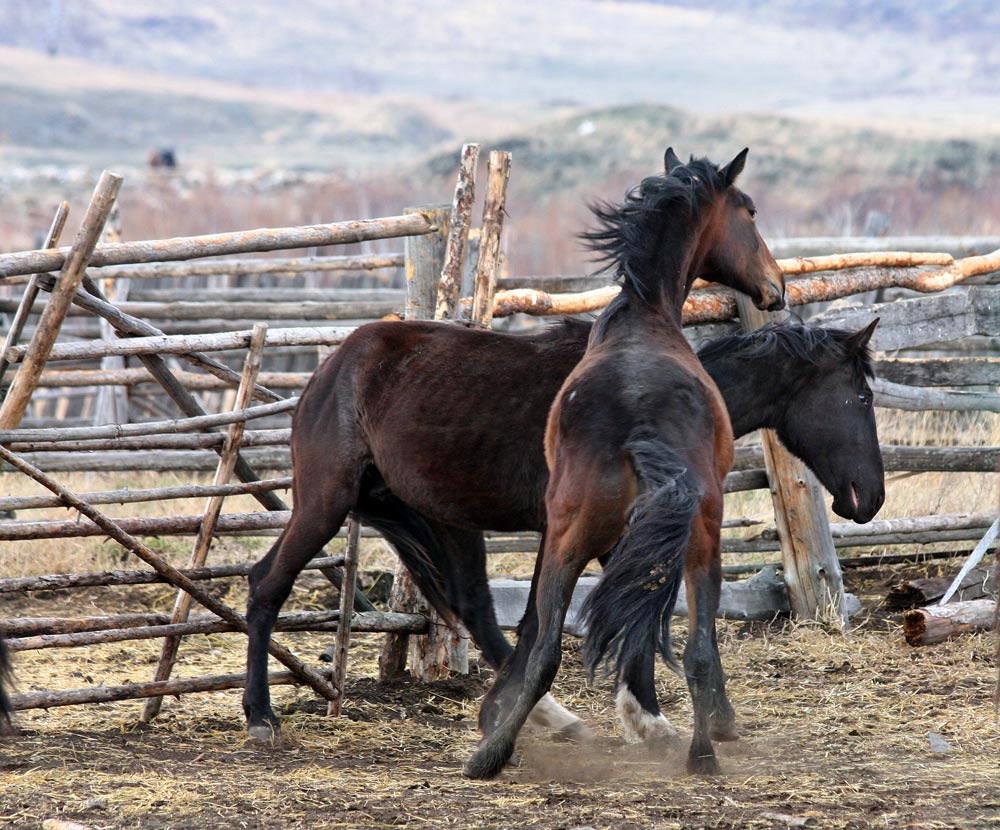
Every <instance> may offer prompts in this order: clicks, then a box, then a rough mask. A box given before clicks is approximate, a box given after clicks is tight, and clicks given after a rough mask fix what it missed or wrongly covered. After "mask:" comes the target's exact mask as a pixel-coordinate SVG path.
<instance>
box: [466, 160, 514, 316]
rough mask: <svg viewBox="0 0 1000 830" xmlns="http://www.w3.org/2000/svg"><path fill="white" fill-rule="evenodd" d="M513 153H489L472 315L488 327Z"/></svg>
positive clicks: (495, 284)
mask: <svg viewBox="0 0 1000 830" xmlns="http://www.w3.org/2000/svg"><path fill="white" fill-rule="evenodd" d="M510 163H511V155H510V153H505V152H502V151H500V150H494V151H493V152H491V153H490V161H489V166H488V170H489V177H488V179H487V182H486V204H485V205H484V206H483V233H482V236H481V237H480V240H479V266H478V267H477V268H476V285H475V295H474V296H473V299H472V319H473V320H474V321H476V322H477V323H479V324H480V325H481V326H483V327H485V328H489V327H490V325H491V324H492V322H493V298H494V296H495V295H496V290H497V271H498V269H499V265H500V235H501V233H502V232H503V217H504V210H505V207H506V203H507V180H508V179H509V178H510Z"/></svg>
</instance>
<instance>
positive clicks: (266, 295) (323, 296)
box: [129, 285, 406, 308]
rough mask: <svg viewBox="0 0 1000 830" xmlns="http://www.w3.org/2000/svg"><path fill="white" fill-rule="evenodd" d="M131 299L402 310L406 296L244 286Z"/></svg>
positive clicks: (158, 291)
mask: <svg viewBox="0 0 1000 830" xmlns="http://www.w3.org/2000/svg"><path fill="white" fill-rule="evenodd" d="M129 298H130V299H132V300H134V301H136V302H149V303H179V302H188V303H192V302H203V301H204V302H218V301H220V300H226V299H232V300H235V301H237V302H242V303H245V302H250V301H253V302H267V303H300V302H320V303H373V302H375V303H389V302H391V303H394V304H395V306H396V308H402V307H403V304H404V303H405V302H406V292H405V291H404V290H402V289H399V288H284V287H275V286H268V287H266V288H262V287H259V286H242V285H241V286H240V287H238V288H143V287H141V286H140V287H139V288H135V287H133V288H132V290H131V291H130V292H129Z"/></svg>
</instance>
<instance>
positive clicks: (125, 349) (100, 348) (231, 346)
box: [7, 326, 354, 363]
mask: <svg viewBox="0 0 1000 830" xmlns="http://www.w3.org/2000/svg"><path fill="white" fill-rule="evenodd" d="M352 331H354V329H352V328H344V327H330V326H326V327H316V326H309V327H303V328H285V329H271V330H270V331H268V333H267V345H268V347H270V346H339V345H340V344H341V343H343V342H344V340H345V339H346V338H347V336H348V335H349V334H350V333H351V332H352ZM249 345H250V331H249V330H246V331H227V332H222V333H217V334H174V335H163V336H160V337H130V338H128V339H127V340H118V341H116V342H114V343H109V344H104V343H102V342H101V341H99V340H97V341H85V342H82V343H59V344H58V345H56V346H54V347H53V349H52V352H51V354H50V355H49V360H93V359H94V358H98V357H105V356H107V355H110V354H120V355H139V354H176V355H184V354H187V353H189V352H200V351H205V352H212V351H217V352H222V351H235V350H238V349H245V348H247V346H249ZM23 354H24V347H23V346H15V347H14V348H13V349H8V351H7V357H8V359H9V360H10V362H11V363H17V362H18V361H19V360H21V357H22V355H23Z"/></svg>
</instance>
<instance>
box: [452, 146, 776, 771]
mask: <svg viewBox="0 0 1000 830" xmlns="http://www.w3.org/2000/svg"><path fill="white" fill-rule="evenodd" d="M746 152H747V151H746V150H744V151H743V152H742V153H740V154H739V155H738V156H737V157H736V158H735V159H734V160H733V161H732V162H731V163H730V164H729V165H727V166H726V167H724V168H721V169H720V168H717V167H716V166H715V165H713V164H711V163H710V162H708V161H706V160H703V159H702V160H697V161H696V160H692V161H691V162H689V163H688V164H686V165H685V164H682V163H681V162H680V161H679V160H678V159H677V157H676V156H675V155H674V154H673V152H672V151H671V150H668V151H667V155H666V167H667V171H668V172H667V175H666V176H664V177H657V178H656V179H646V180H645V181H644V182H643V183H642V184H641V185H640V186H639V188H637V189H636V190H635V191H633V192H631V193H630V194H629V195H628V196H627V197H626V201H625V203H624V205H622V206H620V207H604V208H602V209H599V210H598V211H597V216H598V218H599V219H600V220H601V221H602V223H603V227H602V228H601V229H600V230H598V231H595V232H593V233H591V234H588V235H587V238H588V239H589V240H590V241H591V242H592V244H593V246H594V247H595V248H596V249H597V250H599V251H601V252H602V253H603V254H604V255H605V256H606V257H607V258H608V259H609V260H610V261H611V262H612V263H614V265H615V266H616V269H617V274H618V276H619V278H620V279H621V281H622V291H621V293H620V294H619V296H618V297H617V298H616V299H615V300H614V301H613V302H612V303H611V305H610V306H608V308H607V309H606V310H605V312H604V313H603V314H602V315H601V317H600V319H599V320H598V321H597V324H596V325H595V326H594V328H593V330H592V332H591V335H590V341H589V343H588V346H587V352H586V354H585V355H584V358H583V360H582V361H581V362H580V364H579V365H578V366H577V367H576V368H575V369H574V370H573V372H571V373H570V375H569V377H568V378H567V380H566V382H565V383H564V384H563V386H562V389H561V390H560V392H559V394H558V395H557V396H556V399H555V402H554V403H553V405H552V409H551V411H550V413H549V419H548V426H547V428H546V436H545V452H546V460H547V462H548V466H549V470H550V478H549V483H548V487H547V489H546V493H545V507H546V515H547V523H546V524H547V530H546V537H545V545H544V551H543V555H542V561H541V567H540V569H539V570H538V571H537V572H536V573H537V588H536V597H535V611H536V615H537V620H538V622H537V635H536V637H535V638H534V639H533V640H530V638H527V637H522V639H521V640H519V642H518V645H517V649H516V651H515V658H514V659H513V660H512V664H513V666H514V670H512V671H509V672H506V673H505V674H503V675H501V677H500V678H498V680H497V683H496V684H495V686H494V689H493V690H491V693H490V695H489V697H488V700H487V703H486V704H484V707H485V706H489V707H490V708H491V709H492V715H491V718H492V717H495V721H494V722H493V723H491V722H490V720H491V718H488V719H487V722H486V723H485V724H484V725H485V726H486V728H487V729H490V730H491V731H489V733H488V734H487V736H486V738H485V739H484V740H483V742H482V744H481V745H480V746H479V748H478V749H477V751H476V752H475V754H474V755H473V756H472V758H470V759H469V761H468V763H467V764H466V765H465V770H464V771H465V774H466V775H468V776H469V777H472V778H489V777H492V776H495V775H497V774H498V773H499V772H500V771H501V769H502V768H503V766H504V764H506V762H507V761H508V759H509V758H510V757H511V755H512V754H513V751H514V743H515V741H516V738H517V734H518V732H519V731H520V729H521V727H522V725H523V724H524V722H525V720H526V719H527V717H528V715H529V713H530V712H531V710H532V709H533V708H534V706H535V704H536V703H537V702H538V701H539V699H540V698H541V697H542V696H543V695H544V694H545V693H546V692H547V691H548V690H549V687H550V686H551V684H552V680H553V678H554V677H555V675H556V672H557V671H558V668H559V663H560V661H561V656H562V643H561V638H562V624H563V619H564V616H565V613H566V608H567V607H568V603H569V599H570V596H571V595H572V592H573V588H574V586H575V585H576V581H577V579H578V578H579V575H580V573H581V572H582V570H583V568H584V566H585V565H586V564H587V563H588V562H590V561H591V560H593V559H596V558H598V557H600V556H603V555H604V554H606V553H608V552H609V551H612V549H614V550H613V552H612V555H611V557H610V561H609V563H608V566H607V569H606V570H605V572H604V576H603V578H602V580H601V582H600V583H599V585H598V586H597V588H595V590H594V591H593V592H592V593H591V595H590V597H589V598H588V602H587V605H586V620H587V625H588V632H587V639H586V647H587V649H588V662H589V664H590V665H591V667H593V666H595V665H596V664H597V663H599V662H601V661H602V660H604V659H605V658H607V657H609V656H611V657H616V658H617V669H618V674H619V675H620V674H621V672H622V670H623V669H624V668H625V667H627V666H629V665H632V664H635V663H637V662H640V661H641V659H642V658H641V655H643V654H646V653H651V652H652V651H653V650H654V649H656V648H657V647H659V650H660V653H661V654H662V655H663V657H664V658H665V659H666V660H667V662H668V663H671V664H674V665H676V662H675V660H674V657H673V653H672V650H671V648H670V634H669V620H670V614H671V611H672V609H673V605H674V602H675V601H676V597H677V591H678V589H679V586H680V582H681V577H682V576H684V577H685V583H686V586H687V592H688V602H689V607H690V609H691V611H690V636H689V639H688V644H687V647H686V649H685V652H684V672H685V674H686V676H687V680H688V686H689V689H690V692H691V697H692V701H693V704H694V710H695V731H694V738H693V741H692V744H691V748H690V750H689V754H688V769H689V770H690V771H692V772H700V773H713V772H716V771H717V770H718V763H717V761H716V758H715V752H714V750H713V748H712V738H713V737H714V738H716V739H723V740H726V739H733V738H735V737H736V732H735V726H734V713H733V710H732V707H731V705H730V704H729V700H728V698H727V697H726V695H725V677H724V675H723V672H722V666H721V662H720V661H719V659H718V648H717V645H716V637H715V614H716V611H717V610H718V604H719V591H720V585H721V580H722V568H721V557H720V529H721V524H722V493H723V489H722V484H723V479H724V478H725V476H726V474H727V472H728V471H729V468H730V466H731V465H732V458H733V433H732V428H731V426H730V421H729V417H728V415H727V413H726V408H725V404H724V402H723V399H722V396H721V395H720V393H719V391H718V389H717V388H716V386H715V384H714V383H713V382H712V380H711V378H710V377H709V376H708V374H707V373H706V372H705V370H704V369H703V368H702V366H701V364H700V363H699V361H698V358H697V357H696V355H695V353H694V352H693V351H692V349H691V347H690V346H689V345H688V343H687V341H686V340H685V339H684V335H683V333H682V331H681V307H682V305H683V303H684V300H685V298H686V297H687V294H688V291H689V290H690V288H691V284H692V283H693V282H694V280H695V278H697V277H699V276H702V275H704V274H711V277H712V279H714V280H715V281H716V282H722V283H724V284H726V285H730V286H731V287H734V288H737V289H740V290H745V291H746V292H747V293H748V294H750V295H751V296H752V297H754V298H755V300H756V302H757V304H758V306H760V307H764V308H776V307H780V306H781V305H783V288H784V285H783V281H782V275H781V270H780V269H779V268H778V265H777V263H776V262H775V261H774V257H772V256H771V252H770V251H769V250H768V248H767V245H766V244H765V243H764V241H763V240H762V239H761V237H760V234H759V233H758V231H757V227H756V224H755V222H754V214H755V211H754V208H753V203H752V202H751V200H750V199H749V198H748V197H747V196H746V195H745V194H743V193H742V192H740V191H739V190H738V189H737V188H736V187H735V186H734V184H733V183H734V181H735V179H736V177H737V176H738V175H739V173H740V171H741V170H742V168H743V165H744V163H745V160H746ZM519 652H521V653H526V654H527V659H526V660H518V659H517V653H519ZM522 666H523V670H521V667H522ZM484 711H485V710H484Z"/></svg>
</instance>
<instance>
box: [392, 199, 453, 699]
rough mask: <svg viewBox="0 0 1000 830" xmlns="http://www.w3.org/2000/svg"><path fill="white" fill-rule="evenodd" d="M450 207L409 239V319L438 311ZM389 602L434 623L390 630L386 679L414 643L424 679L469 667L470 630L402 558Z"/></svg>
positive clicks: (431, 215)
mask: <svg viewBox="0 0 1000 830" xmlns="http://www.w3.org/2000/svg"><path fill="white" fill-rule="evenodd" d="M409 212H410V211H406V213H409ZM449 212H450V211H449V209H448V208H446V207H439V208H432V209H428V210H424V211H423V213H425V214H426V216H427V217H428V220H429V221H430V222H431V223H433V224H434V225H435V226H436V227H437V231H436V232H435V233H433V234H429V235H427V236H420V237H408V238H407V240H406V293H407V297H406V319H407V320H428V319H431V318H432V317H433V316H434V311H435V307H436V305H437V303H436V294H437V286H438V277H439V276H440V274H441V270H442V268H443V265H444V260H445V251H446V248H447V244H448V230H449ZM389 607H390V609H391V610H393V611H405V612H408V613H411V614H413V613H418V614H426V615H427V616H428V619H429V622H430V627H429V632H428V634H427V636H426V637H420V638H419V639H417V638H410V637H409V636H408V635H406V634H389V635H387V636H386V640H385V645H384V646H383V647H382V654H381V656H380V658H379V677H380V678H381V679H382V680H390V679H392V678H394V677H398V676H400V675H401V674H402V673H403V671H404V669H405V668H406V656H407V650H408V648H409V651H410V670H411V673H412V674H413V676H414V677H417V678H419V679H421V680H437V679H439V678H441V677H447V676H448V675H449V674H450V673H451V672H460V673H466V672H468V670H469V654H468V635H467V634H465V635H464V636H463V634H464V632H457V631H454V630H453V629H451V628H450V627H449V626H448V625H447V624H446V623H445V622H444V620H442V619H441V618H440V617H439V616H438V615H437V614H436V613H435V612H434V611H433V610H432V609H430V608H429V607H428V605H427V602H426V601H425V600H424V598H423V597H422V596H421V595H420V592H419V591H418V590H417V588H416V586H415V585H414V584H413V580H411V579H410V575H409V573H408V572H407V570H406V568H405V567H403V565H402V563H400V564H398V565H397V566H396V572H395V579H394V582H393V586H392V595H391V597H390V598H389Z"/></svg>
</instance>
